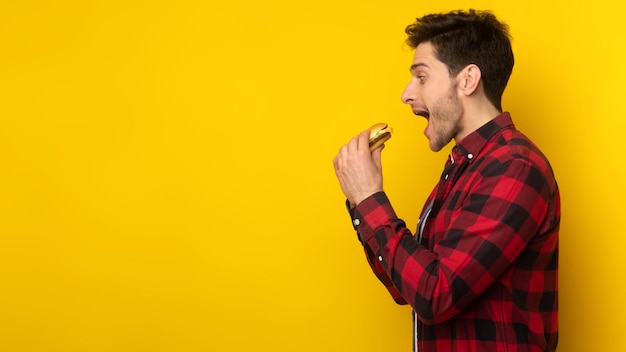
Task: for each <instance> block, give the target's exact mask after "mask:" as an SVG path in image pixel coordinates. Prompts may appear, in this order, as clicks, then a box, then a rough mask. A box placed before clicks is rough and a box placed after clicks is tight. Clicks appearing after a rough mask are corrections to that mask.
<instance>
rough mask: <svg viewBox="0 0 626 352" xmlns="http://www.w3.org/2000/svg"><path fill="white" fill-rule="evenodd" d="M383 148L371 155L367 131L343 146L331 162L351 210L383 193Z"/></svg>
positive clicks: (377, 149)
mask: <svg viewBox="0 0 626 352" xmlns="http://www.w3.org/2000/svg"><path fill="white" fill-rule="evenodd" d="M383 148H384V145H383V146H381V147H378V148H376V149H375V150H374V151H373V152H372V153H370V150H369V130H366V131H363V132H361V133H360V134H359V135H357V136H355V137H354V138H352V139H351V140H350V142H348V144H346V145H344V146H342V147H341V148H340V149H339V154H337V156H336V157H335V159H334V160H333V164H334V166H335V174H336V175H337V179H338V180H339V185H340V186H341V190H342V191H343V194H344V195H345V196H346V198H348V201H349V202H350V204H351V205H352V206H355V205H357V204H359V203H361V201H363V200H364V199H365V198H367V197H369V196H371V195H372V194H374V193H376V192H379V191H382V190H383V174H382V165H381V161H380V154H381V152H382V150H383Z"/></svg>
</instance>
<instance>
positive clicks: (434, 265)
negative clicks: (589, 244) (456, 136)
mask: <svg viewBox="0 0 626 352" xmlns="http://www.w3.org/2000/svg"><path fill="white" fill-rule="evenodd" d="M424 209H425V210H428V211H429V214H428V216H425V215H426V214H425V212H423V214H422V219H424V220H420V222H424V221H425V223H420V224H418V232H420V231H419V229H421V230H422V231H421V236H420V235H419V233H418V235H417V236H415V237H414V236H413V235H412V234H411V232H410V231H409V230H408V229H407V227H406V226H405V223H404V222H403V221H402V220H401V219H399V218H398V217H397V216H396V214H395V212H394V210H393V208H392V207H391V204H390V203H389V200H388V198H387V196H386V194H385V193H384V192H379V193H376V194H374V195H372V196H371V197H369V198H367V199H366V200H364V201H363V202H361V203H359V205H358V206H356V207H355V208H353V209H351V216H352V220H353V224H354V227H355V229H356V230H357V233H358V235H359V240H360V241H361V243H362V244H363V247H364V249H365V254H366V257H367V260H368V262H369V264H370V266H371V267H372V269H373V271H374V273H375V274H376V276H377V277H378V278H379V279H380V280H381V281H382V282H383V284H384V285H385V286H386V287H387V289H388V290H389V292H390V293H391V296H392V297H393V299H394V300H395V301H396V302H397V303H398V304H407V303H408V304H410V306H411V307H412V308H413V310H414V312H415V313H416V315H417V319H416V326H415V327H416V328H415V332H416V336H415V341H416V346H415V347H414V348H417V349H419V351H420V352H433V351H446V352H449V351H456V352H466V351H480V352H489V351H508V352H516V351H544V352H545V351H554V350H555V349H556V345H557V338H558V328H557V315H558V314H557V312H558V310H557V294H558V287H557V274H558V233H559V220H560V200H559V191H558V187H557V184H556V181H555V178H554V174H553V172H552V169H551V167H550V164H549V163H548V160H547V159H546V157H545V156H544V155H543V154H542V153H541V151H539V149H538V148H537V147H536V146H535V145H534V144H533V143H532V142H531V141H530V140H529V139H528V138H527V137H526V136H524V135H523V134H521V133H520V132H519V131H517V130H516V129H515V126H514V125H513V122H512V121H511V117H510V115H509V114H508V113H503V114H501V115H499V116H498V117H496V118H495V119H493V120H491V121H490V122H488V123H487V124H485V125H484V126H482V127H481V128H479V129H478V130H476V131H474V132H473V133H471V134H470V135H468V136H467V137H465V138H464V139H463V140H461V141H460V142H459V143H458V144H457V145H456V146H455V147H454V148H453V149H452V153H451V155H450V158H449V160H448V161H447V163H446V166H445V170H444V172H443V174H442V176H441V179H440V181H439V183H438V185H437V186H436V187H435V189H434V190H433V192H432V193H431V195H430V196H429V198H428V200H427V201H426V205H425V206H424Z"/></svg>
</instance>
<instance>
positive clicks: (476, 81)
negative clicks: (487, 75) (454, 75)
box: [458, 64, 482, 96]
mask: <svg viewBox="0 0 626 352" xmlns="http://www.w3.org/2000/svg"><path fill="white" fill-rule="evenodd" d="M481 74H482V73H481V72H480V67H478V66H477V65H475V64H469V65H467V66H465V68H464V69H463V70H461V72H460V74H459V76H458V77H459V80H460V81H459V85H458V87H459V88H460V90H461V91H462V93H463V94H464V95H466V96H470V95H472V94H474V93H475V92H476V90H477V89H478V86H479V85H480V79H481Z"/></svg>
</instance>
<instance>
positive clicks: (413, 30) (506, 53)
mask: <svg viewBox="0 0 626 352" xmlns="http://www.w3.org/2000/svg"><path fill="white" fill-rule="evenodd" d="M405 32H406V34H407V35H408V38H407V44H408V45H409V46H410V47H411V48H413V49H415V48H417V46H418V45H419V44H421V43H425V42H430V43H431V44H432V46H433V50H434V52H435V56H436V57H437V59H438V60H439V61H441V62H443V63H444V64H445V65H446V66H447V67H448V70H449V73H450V77H454V76H456V75H457V74H458V73H459V72H460V71H461V70H462V69H463V68H465V67H466V66H467V65H470V64H475V65H477V66H478V67H479V68H480V71H481V77H482V78H481V79H482V82H483V87H484V90H485V95H486V97H487V99H489V101H490V102H491V103H492V104H493V105H494V106H495V107H496V108H497V109H498V110H499V111H502V94H503V93H504V89H505V88H506V85H507V83H508V81H509V77H510V76H511V72H512V71H513V64H514V61H515V60H514V58H513V50H512V49H511V36H510V34H509V27H508V25H507V24H505V23H503V22H500V21H499V20H498V19H497V18H496V16H495V15H494V14H493V13H491V12H489V11H477V10H473V9H470V10H469V11H467V12H465V11H462V10H457V11H451V12H448V13H439V14H430V15H426V16H423V17H421V18H417V19H416V21H415V23H413V24H410V25H408V26H407V27H406V29H405Z"/></svg>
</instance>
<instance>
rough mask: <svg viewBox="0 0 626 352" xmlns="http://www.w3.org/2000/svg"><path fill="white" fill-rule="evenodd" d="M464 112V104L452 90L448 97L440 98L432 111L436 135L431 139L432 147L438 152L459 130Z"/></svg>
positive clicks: (431, 117)
mask: <svg viewBox="0 0 626 352" xmlns="http://www.w3.org/2000/svg"><path fill="white" fill-rule="evenodd" d="M462 114H463V105H462V104H461V102H460V101H459V99H458V98H457V96H456V95H455V94H454V90H451V91H450V92H449V94H448V96H447V97H445V98H442V99H440V100H439V101H438V102H437V103H436V104H435V105H434V106H433V108H432V109H431V111H430V120H431V121H430V123H433V122H434V121H436V124H434V123H433V124H432V128H433V131H434V133H435V135H434V137H433V138H432V139H431V140H430V149H431V150H432V151H434V152H438V151H440V150H441V149H443V147H445V146H446V145H448V143H450V141H452V139H453V138H454V136H456V134H457V133H458V130H459V121H460V120H461V116H462Z"/></svg>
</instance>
